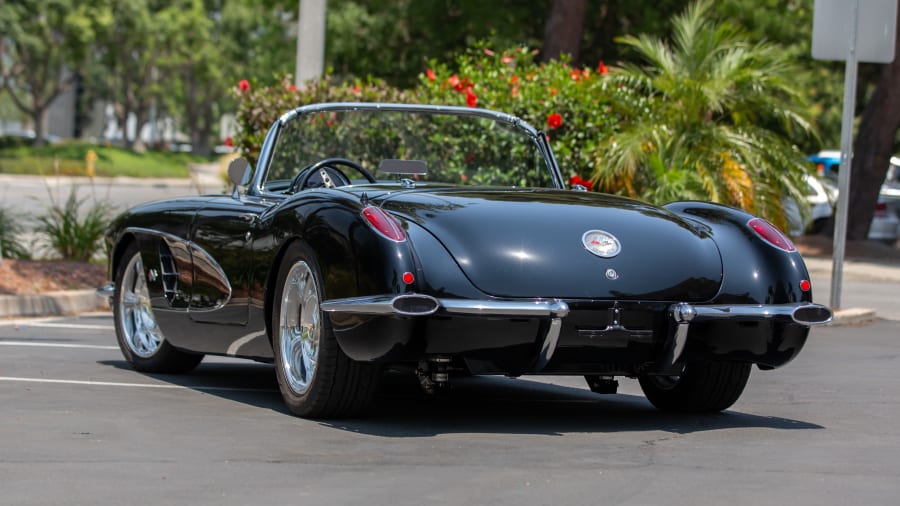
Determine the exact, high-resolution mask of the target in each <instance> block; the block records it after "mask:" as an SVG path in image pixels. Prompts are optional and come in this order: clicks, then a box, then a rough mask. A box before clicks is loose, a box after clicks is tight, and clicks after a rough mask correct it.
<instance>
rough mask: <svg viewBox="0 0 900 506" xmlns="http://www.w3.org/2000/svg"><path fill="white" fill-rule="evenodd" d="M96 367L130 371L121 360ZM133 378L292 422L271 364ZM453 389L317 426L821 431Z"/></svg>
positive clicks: (524, 392)
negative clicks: (281, 417)
mask: <svg viewBox="0 0 900 506" xmlns="http://www.w3.org/2000/svg"><path fill="white" fill-rule="evenodd" d="M100 363H101V364H103V365H106V366H111V367H115V368H119V369H124V370H131V367H130V366H129V365H128V364H127V363H126V362H124V361H121V360H108V361H102V362H100ZM135 374H139V375H141V376H144V377H146V378H152V379H154V380H157V381H161V382H165V383H169V384H172V385H178V386H181V387H184V388H187V389H191V390H197V391H202V392H203V393H205V394H208V395H214V396H217V397H221V398H224V399H228V400H231V401H235V402H240V403H243V404H246V405H250V406H255V407H259V408H263V409H268V410H271V411H274V412H277V413H279V414H283V415H285V416H291V414H290V412H289V411H288V410H287V408H286V407H285V406H284V404H283V403H282V401H281V396H280V394H279V392H278V385H277V383H276V381H275V372H274V368H273V367H272V366H271V365H267V364H255V363H248V362H243V361H240V362H239V361H234V362H223V363H219V362H212V363H207V362H204V363H203V364H201V365H200V366H199V367H198V368H197V369H196V370H195V371H194V372H192V373H190V374H184V375H176V374H148V373H138V372H135ZM452 384H453V387H452V388H450V389H449V390H448V391H446V392H441V393H439V394H437V395H428V394H425V393H424V392H423V391H422V389H421V388H419V384H418V381H417V380H416V378H415V377H414V376H412V375H401V374H393V373H391V374H386V375H385V377H384V380H383V382H382V385H381V388H380V390H379V394H378V396H377V398H376V400H375V403H374V405H373V406H372V408H371V409H370V410H369V412H367V413H366V415H365V416H364V417H358V418H348V419H337V420H319V423H320V424H321V425H322V426H325V427H331V428H334V429H339V430H344V431H349V432H353V433H359V434H366V435H373V436H380V437H389V438H405V437H432V436H436V435H439V434H452V433H498V434H499V433H504V434H535V435H562V434H565V433H578V432H593V433H603V432H610V433H612V432H640V431H654V430H657V431H665V432H669V433H673V434H690V433H694V432H704V431H711V430H720V429H735V428H745V429H746V428H765V429H774V430H799V429H824V427H823V426H821V425H817V424H814V423H810V422H804V421H800V420H792V419H789V418H781V417H772V416H760V415H754V414H749V413H741V412H740V411H737V410H729V411H725V412H722V413H717V414H679V413H665V412H662V411H659V410H657V409H655V408H654V407H653V406H651V405H650V403H649V402H648V401H647V400H646V399H645V398H644V397H643V396H639V395H629V394H615V395H598V394H594V393H593V392H591V391H590V390H588V389H587V388H573V387H568V386H560V385H553V384H548V383H545V382H539V381H531V380H528V379H522V378H517V379H512V378H506V377H494V376H480V377H464V378H456V379H454V380H453V382H452ZM737 409H738V410H739V409H740V402H739V403H738V404H737Z"/></svg>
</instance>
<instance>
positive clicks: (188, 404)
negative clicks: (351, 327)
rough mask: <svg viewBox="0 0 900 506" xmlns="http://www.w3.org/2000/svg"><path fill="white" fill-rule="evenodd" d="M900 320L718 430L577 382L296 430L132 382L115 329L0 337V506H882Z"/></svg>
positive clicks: (211, 377) (848, 344)
mask: <svg viewBox="0 0 900 506" xmlns="http://www.w3.org/2000/svg"><path fill="white" fill-rule="evenodd" d="M898 335H900V321H892V320H883V319H880V320H877V321H875V322H874V323H872V324H871V325H868V326H864V327H820V328H816V329H813V331H812V334H811V336H810V339H809V340H808V342H807V345H806V347H805V349H804V350H803V352H801V353H800V355H799V356H798V357H797V359H796V360H794V361H793V362H791V363H790V364H788V365H786V366H785V367H783V368H780V369H777V370H774V371H759V370H756V369H754V370H753V373H752V374H751V377H750V382H749V384H748V386H747V389H746V390H745V392H744V394H743V396H742V397H741V398H740V399H739V400H738V402H737V403H736V404H735V405H734V406H733V407H732V408H731V409H729V410H728V411H726V412H724V413H721V414H716V415H677V414H667V413H662V412H659V411H656V410H655V409H653V408H652V407H651V406H650V404H649V403H648V402H647V401H646V399H645V398H644V397H643V395H642V394H641V392H640V389H639V387H638V385H637V383H636V382H635V381H634V380H630V379H623V380H621V387H620V390H619V394H617V395H596V394H593V393H591V392H590V391H589V390H588V389H587V388H586V385H585V382H584V381H583V379H582V378H580V377H559V376H554V377H523V378H518V379H512V378H504V377H475V378H464V379H461V380H458V381H456V382H455V383H454V385H455V386H454V388H453V389H452V390H451V391H450V392H449V393H448V394H447V395H445V396H443V397H438V398H433V397H428V396H426V395H425V394H423V393H422V392H421V390H420V389H419V388H418V385H417V384H416V382H415V380H414V379H412V378H409V377H402V376H392V377H390V378H389V379H388V381H386V384H385V385H384V386H383V388H382V390H381V393H380V394H379V397H378V400H377V403H376V406H375V408H374V410H373V411H372V412H371V413H370V414H369V415H368V416H367V417H365V418H358V419H349V420H304V419H300V418H296V417H294V416H291V415H290V414H289V413H288V412H287V411H286V410H285V408H284V406H283V404H282V403H281V399H280V396H279V394H278V392H277V387H276V383H275V380H274V374H273V368H272V367H271V366H269V365H265V364H256V363H253V362H249V361H238V360H232V359H224V358H215V357H212V358H210V357H207V359H206V360H204V362H203V363H202V364H201V365H200V367H199V368H198V369H197V370H196V371H195V372H194V373H192V374H187V375H156V374H141V373H138V372H136V371H134V370H132V369H130V368H129V367H128V365H127V364H126V363H125V362H124V361H123V359H122V357H121V354H120V353H119V351H118V349H117V347H116V345H115V337H114V331H113V325H112V321H111V317H110V316H109V315H108V314H89V315H81V316H79V317H65V318H49V319H33V318H32V319H26V320H21V321H6V322H0V405H2V406H3V409H2V410H0V447H2V448H3V451H2V452H0V491H2V493H0V505H7V504H8V505H16V506H31V505H49V504H54V505H56V504H59V505H112V504H123V503H124V504H129V505H144V504H147V505H151V504H152V505H156V504H167V505H182V504H184V505H205V504H210V505H212V504H215V505H217V506H228V505H245V504H304V505H320V504H321V505H342V504H348V505H349V504H390V505H392V506H393V505H396V506H404V505H416V506H418V505H422V504H428V505H444V504H447V505H459V504H492V505H500V506H502V505H516V506H518V505H523V504H525V505H531V504H546V505H551V504H552V505H570V504H571V505H582V504H604V505H606V504H609V505H613V504H616V505H619V504H621V505H651V504H666V505H673V506H678V505H691V506H706V505H714V506H719V505H722V504H729V505H757V504H799V505H807V504H808V505H817V506H821V505H841V506H843V505H847V504H865V505H893V504H897V497H898V496H900V481H898V476H900V459H898V457H897V456H898V455H900V424H898V423H897V420H898V419H900V402H898V399H900V375H897V374H896V371H897V370H898V369H900V354H898V353H897V336H898Z"/></svg>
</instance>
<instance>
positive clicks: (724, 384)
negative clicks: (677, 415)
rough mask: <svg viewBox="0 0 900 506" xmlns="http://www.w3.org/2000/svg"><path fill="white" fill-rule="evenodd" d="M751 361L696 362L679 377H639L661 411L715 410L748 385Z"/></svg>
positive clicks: (643, 387) (732, 400) (691, 363)
mask: <svg viewBox="0 0 900 506" xmlns="http://www.w3.org/2000/svg"><path fill="white" fill-rule="evenodd" d="M750 368H751V364H749V363H744V362H713V361H696V362H688V363H687V364H685V367H684V371H683V372H682V373H681V375H680V376H651V375H645V376H641V377H640V378H639V381H640V383H641V389H643V391H644V395H646V396H647V399H648V400H649V401H650V403H651V404H653V405H654V406H656V407H657V408H659V409H661V410H663V411H677V412H683V413H715V412H718V411H722V410H724V409H727V408H729V407H731V405H732V404H734V403H735V402H736V401H737V400H738V397H740V396H741V393H742V392H743V391H744V387H745V386H747V379H748V378H750Z"/></svg>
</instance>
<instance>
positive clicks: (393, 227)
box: [362, 206, 406, 242]
mask: <svg viewBox="0 0 900 506" xmlns="http://www.w3.org/2000/svg"><path fill="white" fill-rule="evenodd" d="M362 215H363V217H365V218H366V221H367V222H369V225H371V226H372V228H373V229H375V231H376V232H378V233H379V234H381V235H382V236H384V237H385V238H387V239H390V240H392V241H394V242H403V241H405V240H406V234H404V233H403V229H402V228H400V225H399V224H398V223H397V221H396V220H395V219H394V218H391V216H390V215H389V214H388V213H386V212H384V209H381V208H380V207H375V206H366V207H365V208H363V210H362Z"/></svg>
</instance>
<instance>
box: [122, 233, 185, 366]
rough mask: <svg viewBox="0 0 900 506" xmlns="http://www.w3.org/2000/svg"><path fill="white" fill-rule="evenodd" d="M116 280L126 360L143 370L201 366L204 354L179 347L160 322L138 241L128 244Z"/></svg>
mask: <svg viewBox="0 0 900 506" xmlns="http://www.w3.org/2000/svg"><path fill="white" fill-rule="evenodd" d="M115 283H116V292H115V295H114V296H113V316H114V320H115V326H116V340H117V341H118V343H119V349H120V350H121V351H122V356H124V357H125V360H127V361H128V363H129V364H131V366H132V367H134V368H135V369H136V370H138V371H142V372H154V373H185V372H188V371H191V370H193V369H194V368H195V367H197V365H198V364H199V363H200V361H201V360H203V355H201V354H195V353H187V352H184V351H181V350H178V349H176V348H175V347H173V346H172V345H171V344H169V342H168V341H166V338H165V336H164V335H163V333H162V331H161V330H160V329H159V327H158V326H157V324H156V318H155V316H154V315H153V309H152V308H151V307H150V299H149V294H148V293H147V288H146V287H147V275H146V269H145V268H144V267H143V262H142V259H141V255H140V252H139V251H138V248H137V245H136V244H135V243H131V244H130V245H128V247H127V248H125V252H124V253H123V254H122V260H121V261H120V262H119V266H118V268H117V269H116V277H115Z"/></svg>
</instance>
